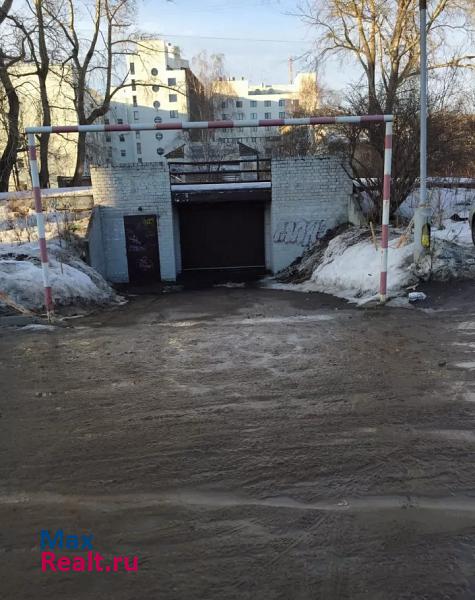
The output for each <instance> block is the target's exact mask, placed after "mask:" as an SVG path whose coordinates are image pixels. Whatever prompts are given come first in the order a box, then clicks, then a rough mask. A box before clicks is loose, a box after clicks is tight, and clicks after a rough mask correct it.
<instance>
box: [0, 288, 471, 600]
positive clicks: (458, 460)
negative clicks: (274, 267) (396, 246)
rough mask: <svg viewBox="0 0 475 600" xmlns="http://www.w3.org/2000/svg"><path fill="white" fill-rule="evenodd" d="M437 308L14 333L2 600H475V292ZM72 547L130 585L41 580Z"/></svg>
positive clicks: (103, 322) (321, 299)
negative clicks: (57, 536) (83, 546)
mask: <svg viewBox="0 0 475 600" xmlns="http://www.w3.org/2000/svg"><path fill="white" fill-rule="evenodd" d="M429 291H430V296H431V298H432V300H429V301H428V302H425V303H424V304H423V305H421V308H417V309H390V308H386V309H378V308H376V309H375V308H371V309H366V310H362V309H355V308H352V307H350V306H348V305H346V304H344V303H343V302H340V301H338V300H334V299H331V298H328V297H325V296H322V295H318V294H299V293H291V292H282V291H275V290H265V289H264V290H256V289H227V288H215V289H212V290H199V291H189V292H182V293H176V294H167V295H155V296H151V295H150V296H141V297H136V298H133V299H132V301H131V302H130V303H129V304H128V305H127V306H122V307H119V308H114V309H110V310H106V311H104V312H100V313H96V314H95V315H92V316H90V317H87V318H82V319H75V320H70V321H68V322H67V323H68V326H67V327H62V328H56V329H55V330H53V331H35V330H33V331H32V330H20V329H18V328H16V329H15V328H4V329H1V330H0V360H1V362H0V412H1V418H0V433H1V436H0V477H1V480H0V553H1V557H0V558H1V559H0V597H1V598H5V599H8V600H10V599H12V600H13V599H15V600H16V599H18V600H20V599H27V598H31V599H35V600H43V599H46V598H48V599H51V598H54V599H57V598H58V599H59V598H67V599H68V600H75V599H81V600H82V599H88V600H95V599H103V598H104V599H109V598H110V599H114V600H133V599H137V600H138V599H140V600H141V599H154V600H155V599H157V600H158V599H160V600H170V599H173V600H174V599H177V600H187V599H206V600H214V599H216V600H218V599H219V600H228V599H229V600H231V599H239V600H243V599H249V600H251V599H252V600H260V599H262V600H273V599H282V600H283V599H292V600H294V599H295V600H300V599H301V600H317V599H324V600H325V599H346V598H351V599H358V600H373V599H374V600H376V599H378V600H380V599H381V600H392V599H404V600H409V599H417V600H419V599H424V598H425V599H428V600H437V599H469V598H470V599H471V598H474V597H475V462H474V461H475V429H474V426H475V404H474V402H475V381H474V373H475V371H474V370H472V369H474V368H475V358H474V354H473V348H474V347H475V306H474V303H473V298H474V297H475V285H474V284H457V285H456V286H455V285H452V286H447V285H446V286H440V287H438V288H432V289H431V290H429ZM59 528H62V529H63V530H64V531H65V532H67V533H79V534H83V533H87V534H93V535H94V551H97V552H100V553H101V555H103V556H105V557H106V558H107V559H110V558H111V557H113V556H114V555H127V556H130V557H133V556H138V558H139V569H138V571H137V572H133V573H123V572H120V573H107V572H102V573H73V572H57V573H42V572H41V568H40V564H41V550H40V530H42V529H48V530H50V531H55V530H56V529H59ZM64 554H68V555H71V554H78V553H77V552H76V553H74V552H72V551H67V552H65V553H64ZM79 554H80V553H79Z"/></svg>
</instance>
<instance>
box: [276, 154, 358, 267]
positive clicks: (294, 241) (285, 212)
mask: <svg viewBox="0 0 475 600" xmlns="http://www.w3.org/2000/svg"><path fill="white" fill-rule="evenodd" d="M351 194H352V183H351V180H350V179H349V177H348V175H347V174H346V173H345V171H344V169H343V166H342V164H341V160H340V159H339V158H337V157H336V156H322V157H315V156H310V157H309V156H307V157H302V158H295V157H294V158H283V159H273V160H272V205H271V233H272V243H271V264H272V267H271V270H272V271H273V272H274V273H276V272H278V271H280V270H281V269H283V268H285V267H287V266H288V265H289V264H290V263H292V262H293V261H294V260H295V259H296V258H297V257H299V256H301V255H302V254H303V252H304V251H305V249H306V248H307V247H308V246H309V245H310V244H312V243H313V242H314V241H315V240H316V239H317V238H319V237H321V236H322V235H324V234H325V232H326V231H327V230H328V229H331V228H332V227H335V226H336V225H339V224H341V223H346V222H348V209H349V203H350V199H351Z"/></svg>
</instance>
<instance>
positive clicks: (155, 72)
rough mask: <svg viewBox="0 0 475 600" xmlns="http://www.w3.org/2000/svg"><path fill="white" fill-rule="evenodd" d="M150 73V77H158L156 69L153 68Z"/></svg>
mask: <svg viewBox="0 0 475 600" xmlns="http://www.w3.org/2000/svg"><path fill="white" fill-rule="evenodd" d="M151 73H152V75H153V76H154V77H156V76H157V75H158V69H156V68H155V67H154V68H153V69H152V71H151Z"/></svg>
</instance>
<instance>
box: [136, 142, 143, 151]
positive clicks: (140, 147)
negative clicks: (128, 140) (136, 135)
mask: <svg viewBox="0 0 475 600" xmlns="http://www.w3.org/2000/svg"><path fill="white" fill-rule="evenodd" d="M137 154H142V144H141V143H140V142H137Z"/></svg>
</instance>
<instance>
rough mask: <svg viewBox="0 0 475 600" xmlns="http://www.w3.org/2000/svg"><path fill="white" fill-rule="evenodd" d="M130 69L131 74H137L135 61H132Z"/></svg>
mask: <svg viewBox="0 0 475 600" xmlns="http://www.w3.org/2000/svg"><path fill="white" fill-rule="evenodd" d="M129 69H130V74H131V75H135V63H130V65H129Z"/></svg>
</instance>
